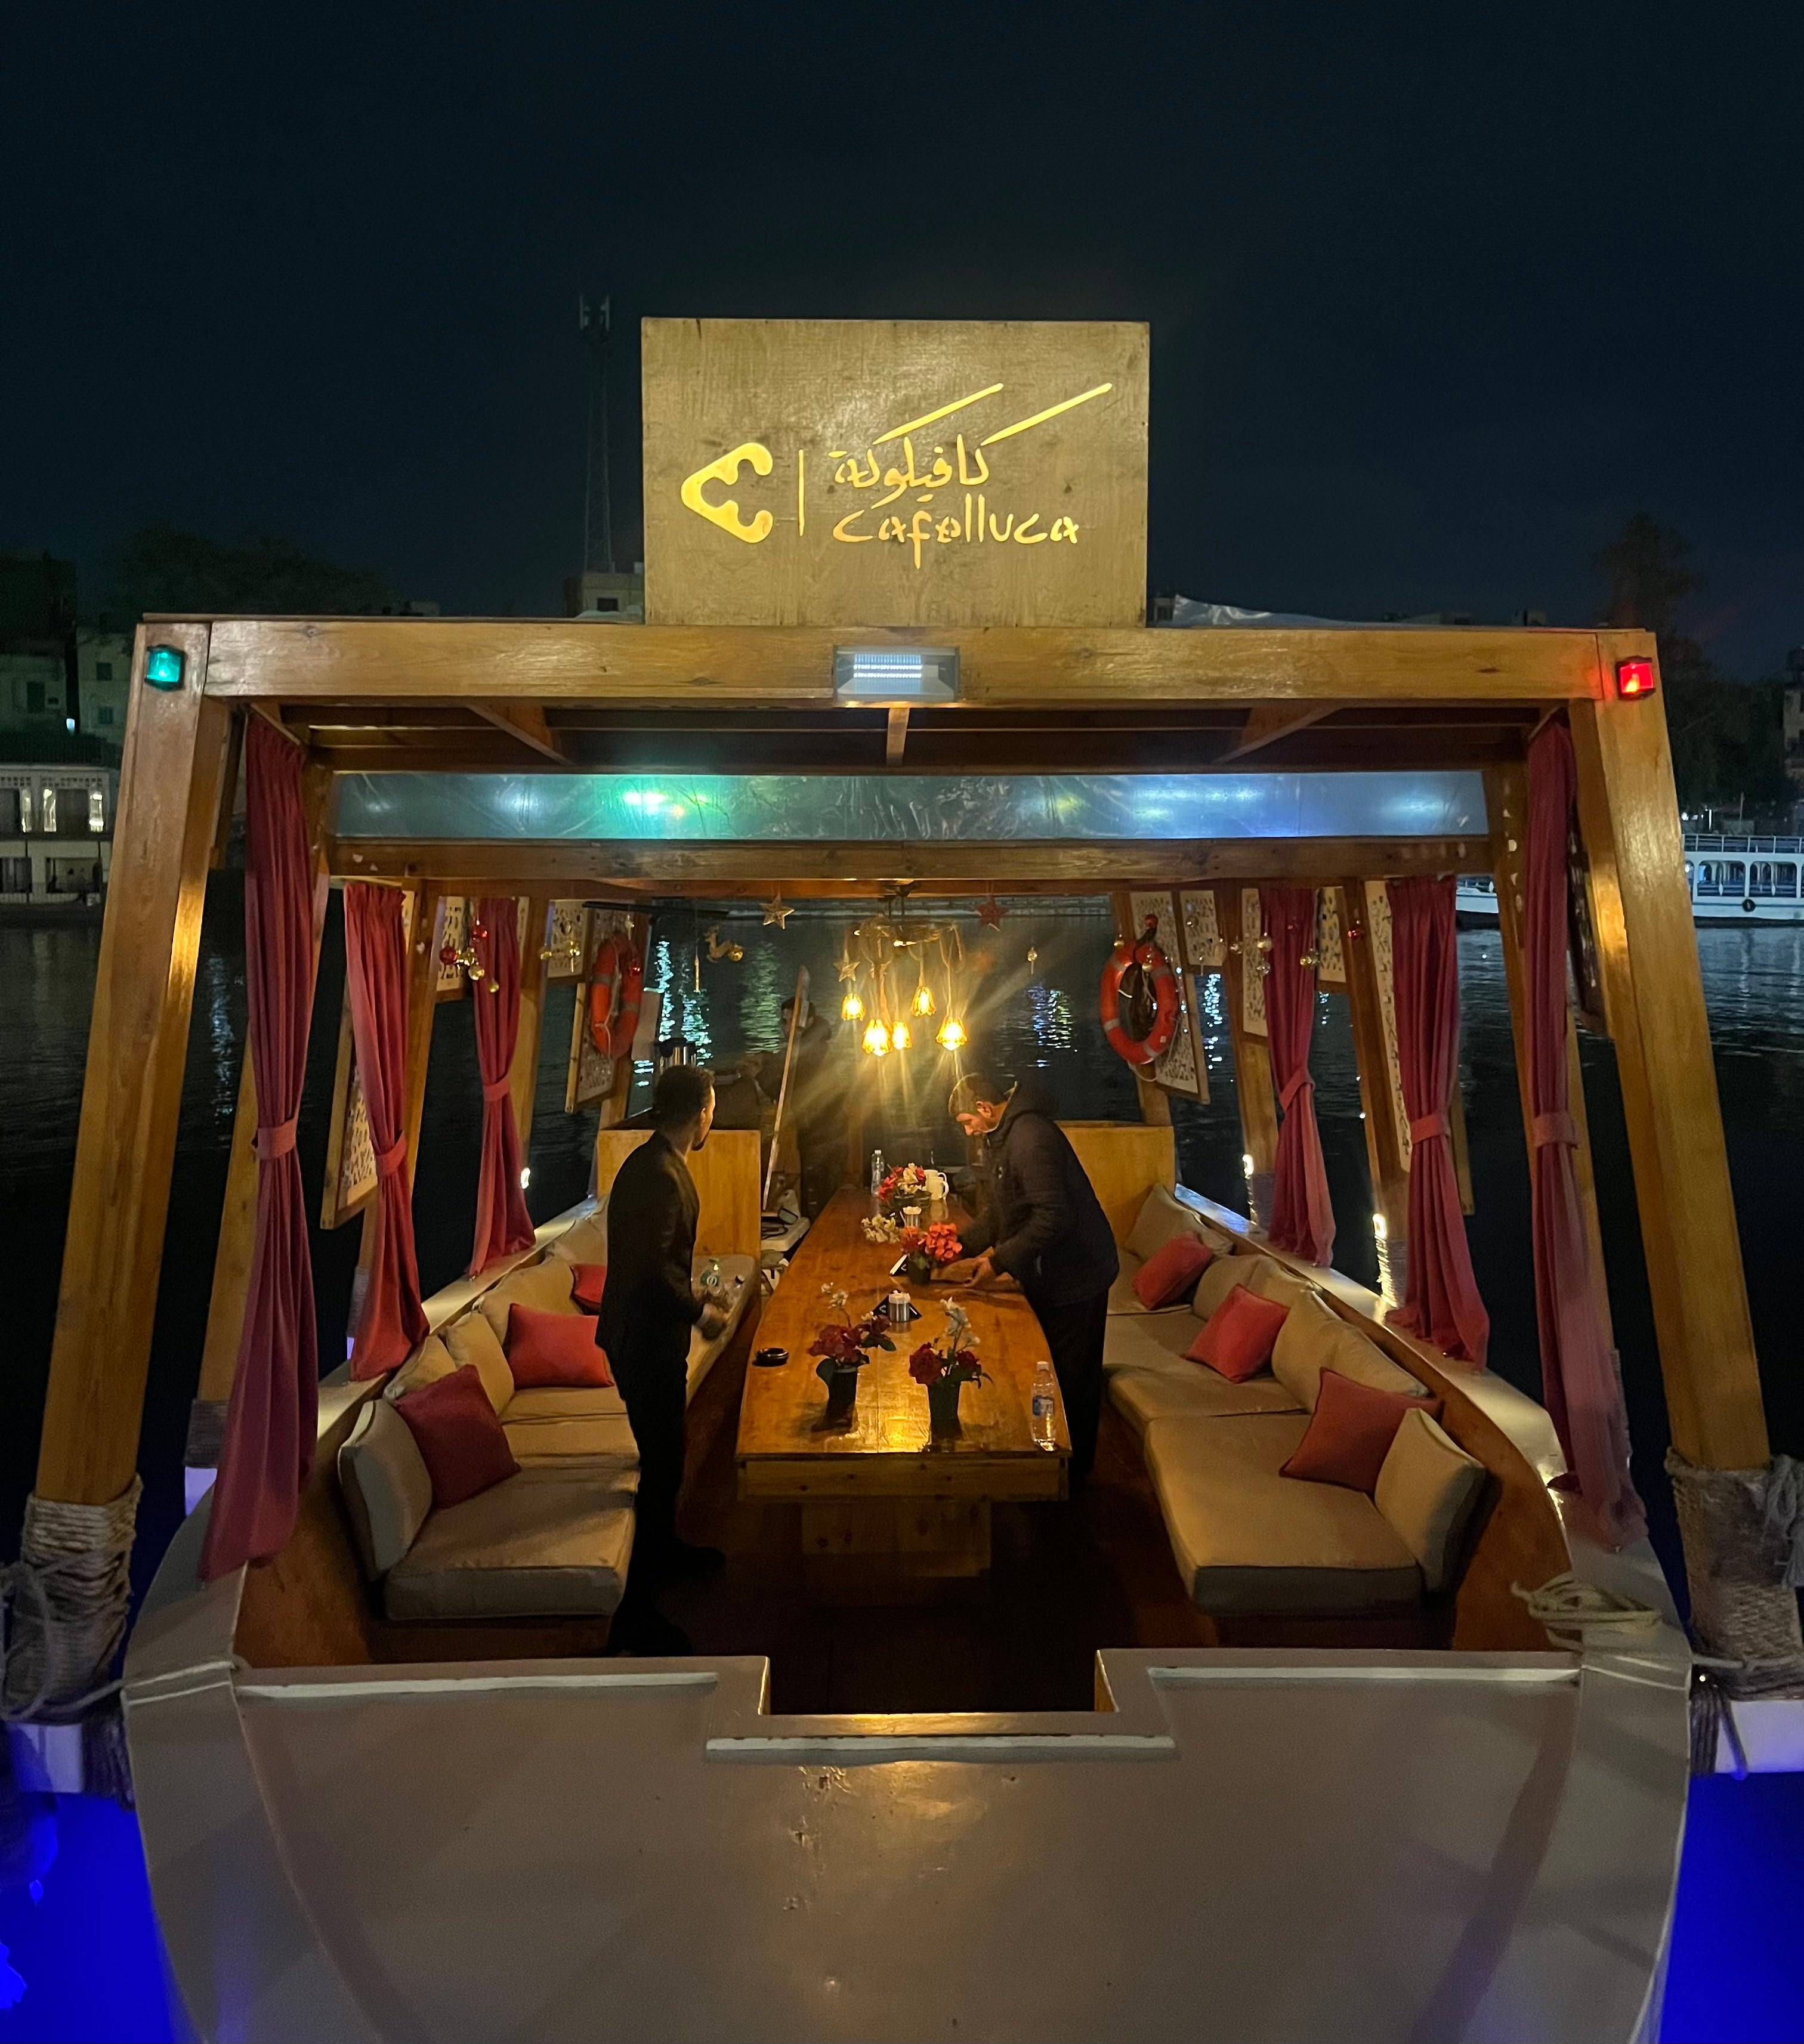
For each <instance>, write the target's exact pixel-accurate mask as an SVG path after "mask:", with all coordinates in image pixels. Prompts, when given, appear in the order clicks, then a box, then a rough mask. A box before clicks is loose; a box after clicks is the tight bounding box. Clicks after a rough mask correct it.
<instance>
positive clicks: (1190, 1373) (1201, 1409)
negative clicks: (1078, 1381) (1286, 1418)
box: [1109, 1362, 1298, 1434]
mask: <svg viewBox="0 0 1804 2044" xmlns="http://www.w3.org/2000/svg"><path fill="white" fill-rule="evenodd" d="M1109 1396H1110V1398H1111V1399H1112V1400H1114V1405H1115V1409H1116V1410H1117V1412H1119V1413H1120V1414H1121V1416H1122V1418H1123V1419H1125V1420H1126V1421H1127V1423H1128V1424H1129V1426H1130V1427H1133V1430H1134V1431H1135V1432H1136V1433H1137V1434H1144V1432H1145V1431H1146V1430H1147V1428H1148V1426H1149V1425H1150V1424H1151V1423H1152V1421H1153V1420H1209V1419H1216V1420H1226V1421H1232V1420H1237V1419H1239V1418H1241V1417H1243V1416H1244V1415H1245V1414H1247V1413H1248V1412H1296V1411H1297V1409H1298V1408H1297V1403H1296V1400H1294V1398H1293V1397H1291V1396H1290V1393H1289V1392H1288V1391H1287V1390H1286V1389H1284V1387H1283V1385H1281V1384H1280V1383H1279V1381H1277V1379H1276V1378H1275V1377H1269V1376H1267V1375H1266V1374H1264V1372H1263V1371H1261V1372H1260V1374H1259V1375H1258V1376H1257V1377H1248V1378H1247V1379H1246V1380H1245V1381H1244V1382H1243V1383H1240V1384H1230V1383H1229V1381H1228V1380H1227V1378H1226V1377H1222V1376H1220V1375H1218V1374H1217V1373H1216V1372H1215V1371H1214V1370H1210V1369H1208V1368H1207V1367H1206V1366H1204V1365H1203V1364H1202V1363H1200V1362H1187V1363H1186V1364H1185V1365H1184V1366H1183V1370H1116V1371H1115V1372H1114V1374H1113V1375H1112V1376H1111V1377H1110V1379H1109Z"/></svg>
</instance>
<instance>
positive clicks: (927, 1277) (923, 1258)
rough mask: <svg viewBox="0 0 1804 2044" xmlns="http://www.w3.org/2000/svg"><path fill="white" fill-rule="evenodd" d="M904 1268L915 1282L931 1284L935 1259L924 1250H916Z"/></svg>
mask: <svg viewBox="0 0 1804 2044" xmlns="http://www.w3.org/2000/svg"><path fill="white" fill-rule="evenodd" d="M902 1269H903V1270H905V1271H906V1273H907V1274H908V1277H909V1279H910V1282H912V1283H914V1284H916V1285H931V1284H932V1283H933V1258H932V1257H930V1256H929V1255H928V1254H926V1253H925V1251H921V1250H918V1249H917V1250H916V1251H914V1254H912V1255H911V1256H910V1258H909V1259H908V1261H907V1262H906V1263H905V1264H904V1265H903V1266H902Z"/></svg>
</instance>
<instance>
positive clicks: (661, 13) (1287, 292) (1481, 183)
mask: <svg viewBox="0 0 1804 2044" xmlns="http://www.w3.org/2000/svg"><path fill="white" fill-rule="evenodd" d="M6 40H7V60H6V69H7V72H8V74H9V91H8V94H7V107H6V116H5V118H4V121H0V152H3V156H4V167H5V186H6V201H5V213H4V220H5V225H4V228H3V229H0V232H3V234H4V236H5V243H6V250H5V256H4V262H3V264H0V276H3V278H4V280H5V305H6V310H5V316H4V318H3V319H0V365H3V374H0V391H3V393H4V397H3V400H0V401H3V403H4V405H5V434H4V442H3V447H0V546H4V547H13V548H24V547H29V548H39V547H44V548H50V549H52V551H56V552H57V553H59V554H67V555H72V556H73V557H74V558H75V559H78V560H79V562H80V563H81V564H82V568H83V585H84V594H86V595H88V596H90V597H93V596H95V595H97V594H98V586H97V585H98V579H99V574H100V569H101V563H102V559H103V558H104V555H105V554H106V550H107V549H108V548H110V547H111V546H112V545H113V544H115V543H116V542H117V540H120V539H121V537H122V536H124V535H125V533H126V532H129V531H130V530H131V529H132V528H133V527H134V526H135V525H137V524H139V523H140V522H143V521H148V520H152V519H158V520H166V521H170V522H172V523H175V524H181V525H185V526H188V527H190V528H194V529H197V530H199V531H202V532H207V533H210V534H211V535H213V536H216V537H218V538H221V539H227V538H231V537H233V536H237V534H239V533H240V532H243V531H245V530H247V529H257V530H261V531H265V532H276V533H280V534H282V535H284V536H288V537H290V538H292V539H294V540H297V541H298V542H300V543H301V544H304V545H306V546H307V547H309V548H312V549H314V550H316V551H320V552H322V553H325V554H326V555H330V556H332V557H334V558H337V559H341V560H344V561H345V562H347V563H352V564H356V565H360V566H364V565H367V566H371V567H379V568H381V569H383V570H384V571H387V573H388V574H390V577H391V578H393V579H394V582H395V583H396V584H397V586H398V588H399V589H400V590H401V591H402V594H406V595H410V596H415V597H430V598H433V599H434V600H436V601H438V602H439V603H440V605H442V606H443V607H444V609H446V610H447V611H478V612H494V611H504V610H508V609H512V610H514V611H517V612H520V613H556V611H557V610H558V609H559V608H560V601H559V591H560V582H561V578H563V576H564V575H565V574H568V573H570V572H571V571H573V570H574V569H575V567H577V566H578V565H579V551H580V539H581V529H582V524H581V521H582V453H583V369H582V357H581V353H580V349H579V341H578V336H577V332H576V302H577V297H578V294H579V291H581V290H590V291H608V292H611V293H612V294H613V298H614V309H615V314H616V317H617V321H619V322H620V323H621V325H622V326H623V327H624V328H625V343H624V345H623V346H622V347H621V349H620V351H619V353H618V356H617V370H616V375H615V394H614V428H615V434H616V448H617V464H616V472H617V521H618V523H619V525H620V527H621V531H622V536H623V544H622V545H621V548H620V549H619V551H621V552H622V553H624V554H625V555H626V556H627V557H628V558H627V559H626V561H625V563H624V564H625V565H630V564H631V556H632V555H633V553H634V551H637V518H638V486H637V419H638V395H637V375H638V362H637V321H638V320H639V318H640V316H641V315H643V314H645V313H702V314H708V313H712V314H752V315H756V314H775V315H784V314H794V315H814V316H838V317H881V316H890V315H898V314H901V315H911V316H915V317H979V318H981V317H1029V318H1031V317H1059V318H1087V317H1098V318H1143V319H1145V320H1147V321H1150V323H1151V325H1152V507H1151V516H1152V562H1151V570H1152V584H1153V586H1154V587H1155V588H1156V589H1159V590H1173V589H1175V590H1182V591H1183V592H1184V593H1185V594H1188V595H1191V596H1201V597H1212V598H1214V599H1217V600H1219V601H1228V602H1233V603H1237V604H1244V605H1253V606H1257V607H1261V608H1272V609H1290V610H1306V611H1314V612H1318V613H1326V614H1330V615H1336V616H1342V617H1379V616H1382V615H1383V614H1384V613H1387V612H1397V613H1410V612H1415V611H1424V610H1429V609H1458V610H1466V611H1471V612H1472V613H1475V615H1476V616H1478V617H1480V618H1487V617H1490V618H1497V619H1502V618H1506V617H1510V616H1512V615H1513V614H1514V613H1516V612H1517V610H1519V609H1521V608H1523V607H1524V606H1532V607H1534V608H1537V609H1545V610H1546V612H1547V613H1548V617H1549V619H1550V621H1552V622H1555V623H1563V622H1564V623H1575V624H1583V623H1590V622H1591V621H1594V619H1595V618H1596V617H1597V616H1598V614H1599V609H1600V603H1601V592H1600V589H1599V585H1598V578H1597V576H1596V574H1595V573H1594V571H1593V570H1592V569H1591V565H1590V562H1591V555H1592V554H1593V553H1594V551H1595V550H1596V549H1597V548H1598V546H1599V545H1600V544H1602V542H1603V541H1604V540H1606V539H1607V538H1609V537H1610V536H1611V535H1612V533H1613V532H1614V531H1615V529H1616V528H1618V527H1619V526H1620V524H1621V521H1622V520H1623V519H1624V518H1625V517H1626V516H1627V515H1628V514H1629V513H1630V512H1632V511H1634V510H1637V509H1648V510H1649V511H1651V512H1652V513H1654V514H1655V515H1656V517H1659V518H1660V519H1661V520H1662V521H1665V522H1667V523H1669V524H1673V525H1675V526H1677V527H1678V528H1679V529H1680V530H1681V531H1682V532H1685V533H1687V534H1688V535H1689V536H1691V538H1692V540H1694V542H1695V547H1696V552H1695V565H1696V566H1697V567H1698V569H1699V570H1700V571H1701V572H1702V574H1703V575H1704V576H1705V578H1706V588H1705V589H1704V590H1703V591H1702V593H1701V594H1699V596H1698V597H1696V598H1694V600H1693V601H1692V603H1691V605H1690V607H1689V610H1688V613H1687V623H1688V624H1690V626H1691V628H1692V629H1694V631H1696V632H1698V634H1699V636H1702V637H1703V638H1704V640H1706V644H1707V645H1708V646H1709V647H1710V650H1711V651H1712V652H1713V653H1714V655H1716V657H1717V659H1718V660H1719V661H1721V663H1723V664H1724V665H1725V667H1727V668H1728V669H1729V671H1731V672H1733V673H1736V674H1741V675H1744V676H1752V675H1755V674H1760V673H1770V672H1773V671H1776V670H1777V669H1778V667H1779V663H1780V659H1781V657H1782V655H1783V651H1784V650H1785V648H1786V647H1787V646H1790V645H1794V644H1799V643H1801V642H1804V458H1801V457H1804V373H1801V372H1804V206H1801V204H1800V200H1801V197H1804V192H1801V186H1804V90H1801V87H1804V9H1801V8H1800V7H1798V6H1797V5H1796V4H1791V5H1787V6H1737V5H1730V6H1714V7H1695V8H1692V7H1683V6H1613V5H1581V6H1572V5H1571V4H1570V0H1568V4H1567V5H1566V6H1560V7H1540V6H1510V7H1498V8H1495V9H1480V8H1474V7H1456V8H1446V7H1437V8H1433V9H1421V10H1391V9H1383V8H1379V7H1373V6H1361V7H1359V8H1334V7H1329V6H1314V7H1299V8H1293V9H1284V8H1280V7H1276V6H1257V7H1254V6H1241V7H1238V8H1216V9H1211V8H1209V7H1206V6H1196V5H1190V6H1171V7H1159V6H1138V7H1137V6H1132V5H1127V6H1114V7H1099V6H1082V7H1073V6H1060V5H1049V4H1040V5H1037V6H995V5H982V4H978V5H967V6H964V7H961V8H956V9H948V10H943V11H937V10H933V9H929V8H925V7H919V6H915V7H907V6H882V7H880V6H875V5H868V4H848V5H842V6H836V7H806V6H803V7H789V8H785V7H781V6H766V7H744V8H736V9H733V10H730V11H721V10H702V9H699V8H695V7H683V6H658V7H633V8H627V7H621V6H587V7H584V8H580V9H578V8H556V7H549V6H534V7H529V8H525V9H521V8H512V7H501V6H483V7H481V8H475V7H469V6H457V5H455V4H447V5H444V6H439V7H437V8H433V9H424V8H421V9H410V10H406V13H404V14H403V13H400V12H398V11H397V12H395V13H392V14H391V13H387V11H386V10H383V9H381V8H380V7H375V6H365V7H360V8H356V9H345V10H332V9H328V8H324V7H312V8H307V9H303V10H292V11H285V10H252V9H247V8H244V7H242V6H235V7H233V8H230V9H227V8H223V7H221V8H217V9H205V8H199V7H181V6H178V7H176V8H175V9H173V10H165V9H160V8H144V7H133V8H131V9H125V8H122V7H121V8H118V9H105V10H96V9H91V8H83V7H80V6H62V7H51V8H39V9H37V10H33V14H32V17H31V18H30V19H29V21H27V20H24V19H22V18H21V16H20V15H19V14H18V13H14V15H13V17H12V19H11V21H10V26H9V29H8V31H7V39H6Z"/></svg>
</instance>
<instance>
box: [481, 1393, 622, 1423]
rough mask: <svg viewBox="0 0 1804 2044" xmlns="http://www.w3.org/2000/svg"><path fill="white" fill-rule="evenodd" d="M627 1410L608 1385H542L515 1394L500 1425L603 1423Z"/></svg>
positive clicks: (617, 1394) (618, 1394)
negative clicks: (583, 1421) (544, 1422)
mask: <svg viewBox="0 0 1804 2044" xmlns="http://www.w3.org/2000/svg"><path fill="white" fill-rule="evenodd" d="M625 1410H626V1400H625V1399H624V1398H622V1397H621V1395H620V1393H619V1392H618V1391H617V1390H616V1389H615V1388H614V1385H611V1384H597V1385H571V1386H570V1387H569V1388H568V1389H565V1388H564V1387H563V1386H562V1385H556V1384H543V1385H536V1386H534V1387H533V1389H531V1390H529V1391H516V1392H515V1393H514V1396H513V1397H511V1398H510V1399H509V1400H508V1401H507V1404H506V1406H505V1407H503V1408H502V1423H503V1425H505V1426H510V1427H511V1426H513V1425H514V1423H516V1422H517V1421H518V1420H606V1419H611V1418H613V1417H614V1416H616V1415H617V1414H619V1413H621V1412H625Z"/></svg>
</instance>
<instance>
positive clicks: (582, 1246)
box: [552, 1200, 608, 1263]
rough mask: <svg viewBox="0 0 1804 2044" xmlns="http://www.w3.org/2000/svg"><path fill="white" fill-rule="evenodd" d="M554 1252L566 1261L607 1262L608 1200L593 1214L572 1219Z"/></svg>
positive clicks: (553, 1249) (553, 1247) (559, 1258)
mask: <svg viewBox="0 0 1804 2044" xmlns="http://www.w3.org/2000/svg"><path fill="white" fill-rule="evenodd" d="M552 1255H553V1256H555V1257H556V1258H557V1259H558V1260H559V1261H560V1262H564V1263H606V1262H607V1260H608V1208H607V1202H606V1201H605V1200H604V1201H602V1204H600V1205H599V1206H598V1207H597V1208H596V1209H595V1211H594V1212H593V1213H591V1214H585V1215H584V1216H583V1218H582V1220H576V1221H572V1222H571V1224H570V1225H569V1227H568V1228H566V1229H565V1230H564V1232H563V1234H562V1235H560V1236H559V1237H558V1239H556V1242H554V1243H552Z"/></svg>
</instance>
